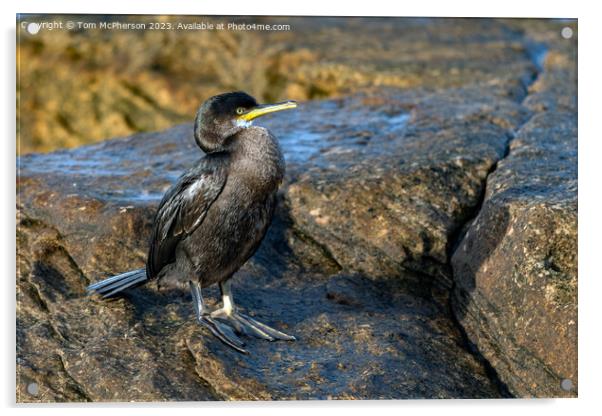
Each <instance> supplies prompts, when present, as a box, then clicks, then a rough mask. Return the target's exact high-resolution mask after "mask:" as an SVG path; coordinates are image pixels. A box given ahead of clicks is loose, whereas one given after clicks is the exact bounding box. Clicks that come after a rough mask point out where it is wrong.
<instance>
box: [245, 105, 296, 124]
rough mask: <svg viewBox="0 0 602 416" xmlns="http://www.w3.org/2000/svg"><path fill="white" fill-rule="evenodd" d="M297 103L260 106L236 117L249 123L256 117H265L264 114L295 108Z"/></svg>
mask: <svg viewBox="0 0 602 416" xmlns="http://www.w3.org/2000/svg"><path fill="white" fill-rule="evenodd" d="M296 107H297V103H296V102H295V101H283V102H281V103H276V104H262V105H258V106H257V107H255V108H253V109H252V110H249V111H247V112H246V113H244V114H241V115H240V116H238V119H239V120H241V121H251V120H253V119H256V118H257V117H261V116H265V115H266V114H270V113H275V112H276V111H282V110H288V109H291V108H296Z"/></svg>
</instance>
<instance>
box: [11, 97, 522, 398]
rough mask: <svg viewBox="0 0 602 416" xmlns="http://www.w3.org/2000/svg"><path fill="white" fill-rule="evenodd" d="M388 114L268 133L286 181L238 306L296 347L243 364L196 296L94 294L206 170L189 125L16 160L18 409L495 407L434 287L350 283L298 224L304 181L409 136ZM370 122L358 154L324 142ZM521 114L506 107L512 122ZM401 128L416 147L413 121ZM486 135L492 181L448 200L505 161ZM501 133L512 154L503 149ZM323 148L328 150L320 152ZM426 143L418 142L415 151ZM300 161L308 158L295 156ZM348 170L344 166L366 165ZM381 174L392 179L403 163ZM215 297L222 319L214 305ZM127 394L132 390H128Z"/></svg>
mask: <svg viewBox="0 0 602 416" xmlns="http://www.w3.org/2000/svg"><path fill="white" fill-rule="evenodd" d="M369 102H372V104H369ZM425 102H426V101H425ZM388 104H389V101H385V102H384V103H379V101H378V100H375V98H374V97H369V96H367V95H362V96H357V97H349V98H347V99H344V100H337V101H331V102H329V101H326V102H317V103H309V104H307V105H306V106H304V108H302V109H300V111H299V112H298V113H297V114H296V115H292V116H290V117H286V116H285V115H284V114H283V115H278V116H275V117H274V118H273V119H271V120H270V121H269V122H268V123H266V124H269V125H270V128H271V129H272V130H273V131H275V132H277V134H278V135H279V136H281V141H282V144H283V146H284V149H285V153H286V155H287V158H288V159H289V161H290V163H289V172H290V176H289V177H288V179H287V182H288V184H287V185H285V187H284V190H283V193H282V201H281V203H280V205H279V209H278V213H277V217H276V220H275V223H274V224H273V225H272V227H271V230H270V232H269V235H268V237H267V238H266V240H265V241H264V243H263V245H262V247H261V249H260V250H259V252H258V253H257V254H256V255H255V256H254V258H253V260H252V261H251V262H250V263H249V264H247V265H246V266H245V267H244V268H243V270H241V272H240V273H239V275H238V277H236V278H235V283H234V286H235V296H237V298H238V299H239V301H240V304H241V306H242V307H243V308H244V309H246V310H247V311H248V312H249V313H251V314H256V316H258V317H261V318H262V319H264V320H266V321H268V322H269V323H270V324H273V325H274V326H276V327H279V328H282V329H283V330H285V331H286V332H290V333H293V334H295V336H297V337H298V341H297V342H294V343H285V342H277V343H268V342H264V341H257V340H251V341H250V342H249V345H248V349H249V351H250V352H251V354H250V355H248V356H243V355H240V354H238V353H236V352H235V351H230V350H229V349H228V348H225V347H224V346H223V345H222V344H221V343H220V342H219V341H218V340H217V339H215V338H213V337H212V336H211V335H210V334H209V333H207V332H206V331H205V330H204V329H203V328H201V327H200V326H199V325H198V324H196V322H195V321H194V318H193V310H192V306H191V299H190V296H189V294H188V293H179V292H166V293H159V292H157V289H156V288H155V287H154V285H149V286H148V287H145V288H142V289H136V290H132V291H130V292H129V293H128V294H127V295H126V296H125V297H124V298H121V299H119V300H116V301H112V302H106V301H102V300H99V299H95V298H89V297H86V296H85V294H84V287H85V286H86V285H87V284H89V283H90V282H92V281H96V280H99V279H101V278H103V277H105V276H107V275H111V274H115V273H117V272H120V271H124V270H129V269H132V268H136V267H141V266H142V265H143V264H144V260H145V254H146V253H145V249H146V244H147V238H148V236H149V234H150V227H151V222H150V221H151V218H152V215H153V210H154V208H155V206H156V204H157V203H158V201H159V199H160V197H161V194H162V193H163V192H164V191H165V188H166V187H167V186H168V185H169V183H170V182H172V181H173V180H175V178H176V172H180V171H182V170H184V169H185V167H186V166H189V165H191V164H192V163H194V160H195V158H196V157H198V156H200V152H198V151H197V150H196V149H195V148H194V144H193V143H194V142H193V139H192V137H191V131H192V127H191V126H190V125H183V126H180V127H176V128H173V129H170V130H167V131H165V132H161V133H152V134H143V135H138V136H133V137H130V138H127V139H123V140H113V141H109V142H105V143H102V144H97V145H92V146H88V147H81V148H78V149H74V150H70V151H62V152H55V153H51V154H46V155H27V156H23V157H21V158H20V161H19V163H20V169H21V174H20V177H19V183H18V189H19V193H18V196H19V197H18V203H19V227H18V230H19V231H18V242H19V249H18V251H19V257H18V259H19V260H18V261H19V294H18V301H19V305H20V307H19V312H18V319H19V324H18V327H19V331H18V340H19V341H18V344H19V351H18V357H19V363H18V368H19V374H20V377H19V382H18V386H19V387H18V388H19V392H20V393H19V401H63V400H92V401H107V400H112V401H115V400H117V401H119V400H128V401H130V400H134V401H142V400H151V399H152V400H206V399H226V400H234V399H244V400H247V399H249V400H250V399H310V398H314V399H326V398H388V399H392V398H418V397H497V396H499V395H500V392H499V391H498V389H497V386H496V384H495V382H493V381H492V380H490V379H489V377H488V376H487V373H486V371H485V369H484V367H483V364H482V363H481V362H480V361H479V360H478V359H476V358H475V357H473V356H472V355H471V354H470V353H469V352H468V351H466V350H465V349H464V348H463V347H462V345H463V341H462V338H461V335H460V333H459V332H458V330H457V328H456V327H455V326H454V323H453V321H452V320H451V319H450V316H449V312H448V308H447V305H445V303H442V302H439V301H436V300H434V299H432V298H431V296H430V283H428V282H427V283H424V282H422V283H420V284H416V287H414V288H412V287H411V285H409V284H408V282H421V279H423V277H422V276H417V274H416V273H413V272H411V271H408V270H402V269H401V268H399V270H398V271H397V273H396V275H395V276H389V277H392V278H391V279H388V280H382V279H378V275H377V274H374V275H368V274H367V273H366V272H368V271H370V269H368V268H366V269H365V270H363V271H362V270H357V271H353V270H352V269H353V268H352V267H348V265H346V264H345V265H341V263H339V261H337V259H336V258H334V257H333V256H332V255H331V253H330V248H329V247H327V246H325V245H323V244H321V243H319V234H315V235H314V231H315V230H314V229H311V228H310V229H308V228H306V227H305V224H303V223H296V222H295V221H296V217H295V216H294V215H292V213H293V211H292V210H291V206H293V207H295V209H296V210H297V211H296V212H299V211H300V208H299V205H298V202H296V201H297V199H296V198H297V196H298V195H299V189H300V187H299V186H298V185H296V184H297V181H298V179H296V178H300V177H303V178H305V177H307V176H308V173H307V172H310V171H308V166H310V165H311V166H318V167H319V166H324V167H328V166H329V163H330V162H329V160H330V158H331V157H333V156H332V153H331V154H329V152H330V151H332V150H333V149H336V148H339V149H341V150H342V151H343V153H346V151H347V150H349V151H352V152H355V151H356V150H357V149H365V151H366V152H377V149H376V148H373V147H372V146H373V145H372V143H383V142H385V141H387V140H392V137H394V136H393V135H386V136H385V137H379V136H378V134H379V131H378V126H380V125H381V124H382V123H387V122H390V124H391V126H392V127H391V129H392V131H394V129H395V128H396V125H395V124H394V123H393V122H392V121H389V120H390V119H392V120H399V115H398V114H395V115H393V116H390V115H388V113H387V112H386V111H385V110H387V111H389V110H390V106H389V105H388ZM433 105H434V104H433ZM502 107H503V105H502ZM360 108H363V109H364V110H363V111H364V112H365V114H364V116H365V120H372V123H366V124H360V123H359V122H358V124H357V125H354V124H348V125H347V127H346V128H347V130H346V131H347V134H349V135H350V137H353V139H352V140H351V143H349V140H348V137H349V136H337V135H331V134H330V133H329V131H330V130H329V129H327V128H326V126H325V123H335V125H337V126H344V125H345V124H344V122H343V120H345V119H346V117H347V114H349V112H350V111H355V112H357V111H359V109H360ZM514 110H515V109H514V107H513V106H512V105H509V107H508V113H509V114H510V115H508V117H509V118H512V115H513V114H514V112H513V111H514ZM329 113H332V116H331V117H328V118H327V119H325V120H326V121H324V122H320V121H319V120H320V119H322V118H321V117H320V116H321V115H323V114H329ZM334 113H338V114H339V116H338V117H339V118H337V117H335V116H334ZM502 113H503V111H502ZM502 113H501V114H502ZM518 113H520V111H519V112H518ZM503 114H505V113H503ZM500 117H501V116H500ZM310 120H314V122H312V123H310V122H309V121H310ZM323 123H324V124H323ZM399 124H400V126H399V128H400V129H402V130H403V131H405V129H414V130H412V131H415V132H416V133H415V134H416V135H418V134H419V132H418V131H419V126H418V125H416V126H415V127H414V126H413V124H412V122H411V121H409V124H406V123H405V122H404V123H399ZM417 124H418V123H417ZM309 125H311V126H312V128H311V129H308V131H305V130H304V129H306V128H307V127H306V126H309ZM313 129H315V130H316V131H313ZM366 129H371V130H370V131H371V133H370V134H371V139H370V144H360V145H358V144H357V143H356V142H355V141H356V139H355V137H360V136H363V135H366V132H367V131H368V130H366ZM490 130H491V131H492V132H493V133H492V134H491V136H492V138H491V141H492V143H493V144H489V143H487V142H486V140H487V136H486V135H484V134H483V135H482V136H481V137H482V138H484V139H483V140H484V141H485V143H483V145H482V146H481V145H478V144H477V145H475V146H474V147H475V148H476V149H481V147H482V150H478V151H475V155H474V159H475V161H471V160H470V159H467V162H466V164H467V165H468V166H473V165H477V166H478V165H480V164H481V165H484V167H482V168H478V167H477V168H475V171H477V169H482V170H483V172H482V173H481V175H482V177H481V178H480V179H478V175H477V174H475V175H476V176H477V179H473V178H472V177H471V176H470V174H467V175H463V174H461V173H460V172H459V171H458V173H457V175H455V176H453V177H451V178H450V179H448V181H447V182H445V181H442V183H443V185H442V186H444V185H445V184H447V186H449V187H452V188H458V189H460V191H458V192H459V193H461V192H464V191H461V189H463V187H465V188H467V189H470V187H471V186H473V187H478V186H480V184H481V182H482V180H483V178H484V175H485V174H486V170H487V168H488V163H489V162H488V161H489V160H491V162H490V163H493V162H492V161H493V160H495V158H496V155H497V154H498V153H501V152H502V151H503V143H500V144H497V145H496V143H497V142H496V141H497V140H501V141H503V140H504V139H503V138H504V137H505V135H504V133H503V129H501V128H498V127H496V126H495V125H492V126H491V127H490ZM498 132H500V133H499V134H501V137H502V139H498V138H497V137H495V135H494V133H498ZM423 140H425V141H426V144H425V145H424V146H423V148H424V152H425V153H426V152H427V147H428V146H430V147H431V148H432V147H434V146H435V142H434V139H432V138H430V136H429V135H425V136H424V138H423ZM428 140H433V142H431V143H429V142H428ZM473 140H476V138H474V139H473ZM314 141H317V142H320V143H322V145H321V146H318V148H316V149H314V148H312V146H311V144H312V143H313V142H314ZM419 141H420V138H419V137H416V138H414V139H412V140H411V141H410V142H414V144H413V146H414V147H415V148H416V149H419V148H421V145H420V144H419ZM304 146H305V148H306V150H307V152H306V153H303V152H299V151H298V150H299V148H300V147H304ZM390 146H391V147H394V145H393V144H390ZM495 146H497V147H498V149H497V151H496V150H495ZM320 147H322V148H323V149H325V150H326V151H325V152H321V151H320ZM481 152H482V153H481ZM350 154H351V153H350ZM377 154H378V153H375V155H377ZM440 154H441V155H443V154H445V151H444V150H441V153H440ZM141 155H151V156H152V157H151V156H149V157H140V156H141ZM355 155H356V157H359V156H360V153H355ZM346 157H347V159H345V160H347V162H348V163H355V161H357V160H356V159H352V158H350V157H349V156H346ZM407 157H409V156H407ZM441 157H442V156H441ZM449 157H450V158H451V161H449V160H447V159H444V161H443V162H441V163H442V164H443V165H445V166H451V165H453V164H454V163H458V162H457V161H456V159H457V155H456V154H455V153H454V154H451V155H450V156H449ZM416 158H417V159H416V162H415V164H419V163H422V159H423V158H426V155H424V154H422V155H421V154H420V153H419V152H416ZM481 159H482V160H481ZM340 160H341V162H342V161H343V160H344V159H340ZM442 160H443V159H442ZM483 160H484V161H483ZM408 164H410V165H411V164H412V162H411V161H408ZM312 169H313V168H312ZM316 169H318V168H316ZM380 169H381V172H383V174H385V172H386V171H387V170H389V171H390V172H389V175H394V172H393V169H394V168H393V164H392V162H391V164H390V165H385V164H384V165H383V166H381V168H380ZM414 169H415V170H416V171H420V170H421V169H420V168H419V167H416V166H415V167H414ZM315 175H316V178H317V177H318V176H317V175H322V174H321V173H315ZM324 175H325V179H326V178H327V176H326V174H324ZM427 177H428V176H427V175H426V174H424V176H422V177H420V178H421V180H427ZM417 178H418V176H417ZM436 180H441V179H440V178H437V179H436ZM464 181H466V183H464ZM300 183H303V182H300ZM341 186H343V185H341ZM424 187H425V188H426V187H427V186H426V185H424ZM361 192H364V191H363V190H361ZM472 192H474V194H475V196H474V200H473V199H470V198H467V199H466V200H468V201H472V202H471V203H476V200H477V194H478V190H477V189H475V190H473V191H472ZM307 195H308V196H309V195H312V194H311V193H310V191H308V192H307ZM425 195H426V196H425V198H427V197H429V195H430V194H425ZM358 197H359V196H358ZM307 200H308V201H309V197H307ZM462 201H464V200H463V199H460V200H459V202H458V204H461V203H462ZM465 203H466V202H465ZM375 208H376V211H375V212H374V214H375V215H377V216H378V215H382V213H383V212H384V211H383V208H382V207H381V206H378V205H375ZM312 209H313V208H312ZM462 209H468V208H458V210H462ZM416 215H419V214H416ZM424 221H425V222H426V219H425V220H424ZM431 221H434V220H431ZM441 227H442V226H441ZM325 228H326V229H328V228H329V227H325ZM369 261H370V262H372V263H373V264H375V265H376V264H377V259H370V260H369ZM373 270H376V266H375V268H374V269H373ZM208 293H209V295H210V296H209V297H210V305H211V306H214V305H215V303H214V302H215V298H216V296H217V293H216V290H215V289H211V290H209V291H208ZM130 378H133V379H134V381H133V382H132V383H131V384H130V385H129V387H128V388H125V386H126V385H127V383H128V380H129V379H130ZM30 382H36V383H38V384H39V385H40V391H41V393H40V395H39V396H37V397H32V396H30V395H27V393H26V392H25V391H26V386H27V384H28V383H30Z"/></svg>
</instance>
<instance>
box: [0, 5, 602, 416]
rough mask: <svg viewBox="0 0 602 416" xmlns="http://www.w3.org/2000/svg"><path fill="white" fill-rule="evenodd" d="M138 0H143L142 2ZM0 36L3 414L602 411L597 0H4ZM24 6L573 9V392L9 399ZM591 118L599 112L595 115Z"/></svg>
mask: <svg viewBox="0 0 602 416" xmlns="http://www.w3.org/2000/svg"><path fill="white" fill-rule="evenodd" d="M139 3H140V4H139ZM0 7H2V14H1V15H0V16H1V17H0V18H1V19H2V23H3V25H2V29H3V30H2V32H1V33H2V42H1V43H0V44H1V45H2V48H3V59H2V62H3V64H2V65H0V70H1V71H2V77H1V78H0V79H1V82H2V84H1V85H2V86H3V94H2V99H1V100H0V106H2V108H1V111H0V113H1V114H2V117H3V120H2V121H3V128H2V130H1V131H2V132H3V133H4V136H5V137H4V139H3V140H2V141H1V143H2V158H3V159H2V161H3V162H4V163H3V166H2V169H1V172H2V179H3V184H4V186H3V192H4V195H3V196H4V199H3V203H2V204H1V207H2V215H1V216H0V218H1V221H2V223H1V225H2V227H1V228H0V229H1V230H2V231H3V237H4V238H3V239H2V250H0V256H1V257H0V264H2V265H3V266H4V267H3V269H4V272H5V273H3V279H2V281H3V283H4V286H3V291H2V300H3V305H2V306H3V307H2V312H3V321H2V322H3V323H4V329H5V334H4V338H3V341H2V342H0V345H1V347H2V352H3V355H2V356H3V358H4V362H5V363H6V365H5V366H3V371H2V377H1V379H0V380H1V381H0V382H1V388H0V391H1V392H2V398H3V400H2V401H3V403H4V405H5V406H9V407H13V408H12V409H9V410H8V412H9V414H12V413H13V412H15V413H16V412H17V411H18V412H19V413H23V414H34V413H35V414H39V413H40V412H44V414H47V415H54V414H57V415H58V414H60V415H63V414H77V415H81V414H83V412H86V413H85V415H86V416H88V415H90V416H92V415H103V416H104V415H106V413H107V411H109V412H111V413H115V414H122V413H123V414H128V415H137V414H141V415H142V414H144V415H145V416H150V415H159V414H161V415H163V414H165V412H166V410H167V411H168V409H169V408H174V410H176V409H177V410H176V411H177V412H178V413H186V414H195V415H199V416H201V415H207V414H208V413H209V412H211V414H212V415H213V414H214V413H215V414H219V415H220V416H221V415H223V414H226V415H227V414H232V413H239V412H240V413H244V414H245V415H262V416H263V415H271V414H279V415H282V414H283V413H286V414H287V415H288V414H291V415H307V413H316V412H318V413H325V412H329V413H333V412H344V413H345V415H362V416H363V415H365V414H366V413H372V412H378V413H379V414H401V413H402V412H403V413H407V414H413V413H419V414H420V415H421V416H422V415H424V414H427V415H428V414H437V415H445V416H448V415H454V414H460V415H467V414H479V415H484V414H487V415H498V414H499V415H505V416H506V415H507V414H508V413H509V412H511V413H516V412H519V414H520V413H523V412H529V413H531V414H539V413H541V414H546V415H555V414H558V415H564V416H566V415H568V414H580V413H583V414H591V413H593V412H594V409H596V411H598V412H599V409H600V399H599V397H600V396H601V394H600V393H599V392H598V388H599V386H600V385H601V384H602V383H601V382H600V379H601V375H600V362H601V361H602V359H601V357H600V354H601V353H600V350H601V349H602V336H601V335H600V334H601V332H602V330H601V329H600V328H602V326H601V325H600V319H599V317H600V316H602V311H601V309H600V307H599V305H600V304H601V303H602V302H601V301H600V296H601V295H602V290H601V289H602V288H601V285H600V281H601V280H602V276H600V273H599V272H598V270H599V269H600V264H599V263H598V262H597V261H596V260H597V258H598V257H600V255H599V254H598V251H599V250H601V247H602V244H601V241H600V237H601V236H602V229H601V227H600V220H599V218H600V216H601V214H600V212H601V211H602V209H601V208H600V205H599V200H600V198H598V195H599V194H600V193H601V192H600V190H601V186H600V176H601V175H600V174H599V172H600V169H601V167H600V166H601V165H602V164H601V163H600V161H599V160H600V157H601V155H602V152H601V151H600V150H601V145H600V139H602V137H600V136H601V135H602V134H601V132H600V130H601V125H600V122H599V121H598V120H599V119H600V118H601V117H600V116H599V115H598V114H597V113H598V112H599V111H600V110H599V108H600V107H601V105H600V97H601V95H600V94H601V91H600V81H599V78H600V73H601V71H600V69H601V68H602V66H601V65H600V53H599V50H600V45H599V41H600V40H602V33H601V30H600V27H601V26H602V21H601V16H600V14H598V13H596V11H597V10H596V8H595V2H582V3H578V2H575V1H572V2H567V1H555V0H549V1H537V2H534V1H532V2H528V1H524V0H521V1H515V0H504V1H498V2H495V4H492V2H484V1H480V2H477V1H462V0H451V1H429V0H420V1H411V2H403V3H401V2H400V3H397V4H394V2H392V1H382V0H371V1H369V2H361V3H358V2H352V1H345V2H338V3H337V2H332V3H327V2H325V1H318V0H301V1H296V2H291V1H286V2H285V1H282V0H281V1H261V2H260V1H251V0H247V1H240V0H235V1H227V2H226V1H223V2H217V1H212V2H208V1H184V0H179V1H177V0H171V1H165V0H164V1H159V0H145V1H144V2H137V1H132V2H125V1H123V0H103V1H100V2H73V1H68V0H45V1H43V0H38V1H33V0H22V1H20V2H18V3H7V2H3V3H2V5H1V6H0ZM17 12H21V13H42V12H44V13H106V14H117V13H120V14H128V13H134V14H217V15H227V14H231V15H247V14H253V15H263V14H271V15H335V16H341V15H344V16H362V15H366V16H473V17H570V18H578V19H579V28H578V30H579V34H578V35H579V255H580V256H579V265H580V268H579V341H580V342H579V396H580V398H579V399H569V400H505V401H500V400H490V401H475V400H455V401H451V400H446V401H396V402H373V401H364V402H298V403H282V402H280V403H274V402H270V403H235V404H223V403H198V404H197V403H178V404H173V403H163V404H137V405H123V404H117V405H103V404H93V405H88V406H86V407H85V408H82V407H81V406H77V405H54V406H46V407H43V408H42V407H40V406H18V408H17V409H15V408H14V407H15V405H14V396H15V390H14V385H15V380H14V374H15V373H14V366H15V364H14V354H15V352H14V351H15V349H14V348H15V345H14V342H15V334H14V330H15V323H14V313H15V310H14V307H15V301H14V292H15V288H14V280H13V279H14V276H15V273H14V272H15V271H14V267H15V255H14V250H15V240H14V222H15V220H14V212H15V208H14V207H15V196H14V195H15V193H14V192H15V184H14V175H15V159H14V155H15V145H14V137H15V133H14V132H15V88H14V86H15V62H14V61H15V58H14V56H15V32H14V27H15V16H16V13H17ZM596 121H598V122H597V123H596Z"/></svg>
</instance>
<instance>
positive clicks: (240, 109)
mask: <svg viewBox="0 0 602 416" xmlns="http://www.w3.org/2000/svg"><path fill="white" fill-rule="evenodd" d="M244 112H245V109H244V108H243V107H238V108H237V109H236V114H242V113H244Z"/></svg>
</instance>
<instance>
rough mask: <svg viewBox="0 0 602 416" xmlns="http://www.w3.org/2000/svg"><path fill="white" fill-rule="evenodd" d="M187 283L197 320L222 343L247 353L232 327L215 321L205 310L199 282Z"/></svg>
mask: <svg viewBox="0 0 602 416" xmlns="http://www.w3.org/2000/svg"><path fill="white" fill-rule="evenodd" d="M189 284H190V291H191V292H192V300H193V302H194V311H195V313H196V319H197V321H199V323H200V324H201V325H203V326H205V327H206V328H208V329H209V331H211V333H212V334H213V335H215V337H216V338H217V339H219V340H220V341H222V342H223V343H224V344H226V345H228V346H229V347H232V348H234V349H235V350H236V351H239V352H242V353H245V354H247V351H246V350H245V349H244V348H243V347H244V345H245V344H244V343H243V342H242V341H241V340H240V339H239V338H238V337H237V336H236V334H234V331H232V328H230V327H229V326H228V325H225V324H223V323H221V322H218V321H216V320H215V319H213V318H212V317H211V315H210V314H209V313H208V312H207V310H206V308H205V304H204V303H203V296H202V295H201V286H200V285H199V283H198V282H192V281H190V282H189Z"/></svg>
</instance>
